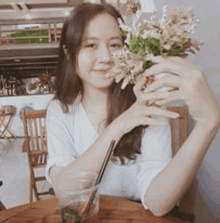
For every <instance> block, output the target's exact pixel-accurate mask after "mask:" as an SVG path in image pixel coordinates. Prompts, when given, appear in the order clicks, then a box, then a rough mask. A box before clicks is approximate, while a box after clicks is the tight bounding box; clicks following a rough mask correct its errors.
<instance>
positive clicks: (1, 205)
mask: <svg viewBox="0 0 220 223" xmlns="http://www.w3.org/2000/svg"><path fill="white" fill-rule="evenodd" d="M2 184H3V182H2V181H0V187H1V186H2ZM5 209H6V208H5V206H4V204H3V203H2V202H1V200H0V211H3V210H5Z"/></svg>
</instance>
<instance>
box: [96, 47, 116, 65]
mask: <svg viewBox="0 0 220 223" xmlns="http://www.w3.org/2000/svg"><path fill="white" fill-rule="evenodd" d="M98 61H99V62H103V63H113V58H112V54H111V51H110V49H109V47H108V46H101V47H100V49H99V51H98Z"/></svg>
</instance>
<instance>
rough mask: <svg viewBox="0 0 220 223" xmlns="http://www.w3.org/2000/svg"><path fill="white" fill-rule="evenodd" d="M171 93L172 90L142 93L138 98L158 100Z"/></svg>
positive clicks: (140, 99)
mask: <svg viewBox="0 0 220 223" xmlns="http://www.w3.org/2000/svg"><path fill="white" fill-rule="evenodd" d="M170 94H171V92H152V93H149V94H146V93H142V94H140V96H139V98H138V100H139V101H145V102H146V101H151V100H152V101H156V100H162V99H165V98H166V97H168V96H169V95H170Z"/></svg>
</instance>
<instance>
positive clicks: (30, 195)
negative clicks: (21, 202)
mask: <svg viewBox="0 0 220 223" xmlns="http://www.w3.org/2000/svg"><path fill="white" fill-rule="evenodd" d="M32 202H33V193H32V180H31V179H30V188H29V203H32Z"/></svg>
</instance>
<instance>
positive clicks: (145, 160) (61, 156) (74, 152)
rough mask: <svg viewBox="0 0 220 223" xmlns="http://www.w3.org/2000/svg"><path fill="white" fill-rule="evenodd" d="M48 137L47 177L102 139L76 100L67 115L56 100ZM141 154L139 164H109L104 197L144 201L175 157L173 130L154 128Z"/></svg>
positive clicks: (146, 136) (51, 107)
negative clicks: (150, 186) (51, 171)
mask: <svg viewBox="0 0 220 223" xmlns="http://www.w3.org/2000/svg"><path fill="white" fill-rule="evenodd" d="M47 137H48V152H49V158H48V162H47V168H46V174H47V179H48V180H50V177H49V169H50V168H51V167H53V166H55V165H56V166H67V165H68V164H70V163H71V162H73V161H74V160H76V159H77V157H78V156H80V155H82V154H83V153H84V152H85V151H86V150H87V148H88V147H89V146H90V145H91V144H92V143H93V142H94V141H95V139H96V138H97V137H98V133H97V132H96V130H95V129H94V127H93V126H92V124H91V122H90V120H89V118H88V116H87V114H86V111H85V110H84V108H83V106H82V104H81V102H80V101H76V102H75V103H74V104H73V106H71V109H70V111H69V113H67V114H65V113H63V110H62V108H61V105H60V102H59V101H58V100H54V101H52V102H51V103H50V105H49V107H48V111H47ZM141 152H142V154H141V155H138V157H137V159H136V162H135V163H134V161H130V162H129V163H128V165H126V166H121V165H120V163H118V164H115V163H113V162H111V161H110V162H109V164H108V166H107V168H106V171H105V173H104V176H103V179H102V182H101V184H102V185H101V188H100V194H102V195H112V196H120V197H126V198H128V199H132V200H141V201H142V204H143V206H144V207H145V208H146V209H148V208H147V206H146V205H145V204H144V195H145V192H146V190H147V188H148V186H149V185H150V183H151V181H152V180H153V178H154V177H155V176H156V175H157V174H158V173H159V172H161V171H162V170H163V169H164V168H165V166H166V165H167V164H168V163H169V162H170V160H171V158H172V152H171V130H170V126H169V124H168V122H167V125H164V126H150V127H148V128H147V129H146V130H145V133H144V135H143V138H142V146H141Z"/></svg>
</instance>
